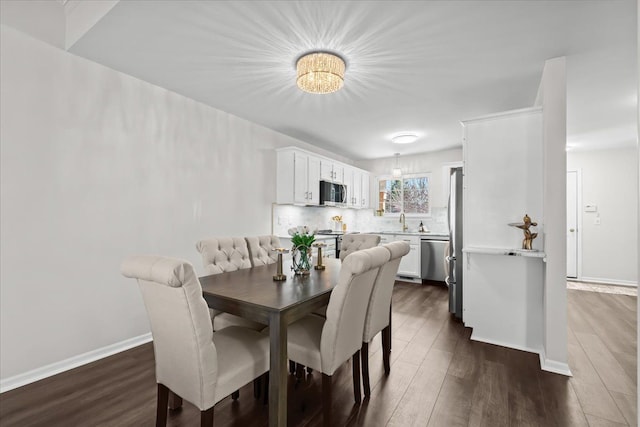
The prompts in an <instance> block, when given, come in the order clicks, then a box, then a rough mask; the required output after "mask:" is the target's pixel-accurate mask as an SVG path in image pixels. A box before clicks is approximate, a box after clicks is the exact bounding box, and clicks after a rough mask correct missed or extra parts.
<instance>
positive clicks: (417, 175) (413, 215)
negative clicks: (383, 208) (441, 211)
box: [376, 172, 433, 218]
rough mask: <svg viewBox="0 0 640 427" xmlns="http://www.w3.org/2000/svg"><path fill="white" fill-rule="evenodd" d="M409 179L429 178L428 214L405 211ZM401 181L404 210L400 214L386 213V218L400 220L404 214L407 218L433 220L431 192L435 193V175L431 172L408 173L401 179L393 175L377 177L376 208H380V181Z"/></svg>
mask: <svg viewBox="0 0 640 427" xmlns="http://www.w3.org/2000/svg"><path fill="white" fill-rule="evenodd" d="M407 178H427V181H428V182H429V212H428V213H407V212H405V211H404V180H405V179H407ZM383 180H384V181H401V182H402V184H401V185H402V209H401V211H400V212H399V213H390V212H384V214H383V215H384V216H386V217H391V218H400V215H401V214H402V213H404V215H405V217H411V218H431V216H432V212H433V208H432V206H431V201H432V197H431V194H432V193H431V192H432V191H433V173H431V172H421V173H408V174H406V175H402V176H401V177H399V178H395V177H394V176H393V175H378V177H377V180H376V182H377V184H378V187H377V190H376V194H377V195H378V197H377V200H376V206H378V207H379V206H380V181H383Z"/></svg>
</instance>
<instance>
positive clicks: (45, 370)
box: [0, 332, 153, 394]
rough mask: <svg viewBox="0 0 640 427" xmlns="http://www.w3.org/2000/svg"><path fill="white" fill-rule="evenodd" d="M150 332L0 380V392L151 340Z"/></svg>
mask: <svg viewBox="0 0 640 427" xmlns="http://www.w3.org/2000/svg"><path fill="white" fill-rule="evenodd" d="M152 340H153V338H152V337H151V332H149V333H146V334H144V335H140V336H137V337H133V338H129V339H126V340H124V341H120V342H117V343H115V344H111V345H108V346H106V347H102V348H98V349H96V350H92V351H89V352H86V353H83V354H79V355H77V356H73V357H70V358H68V359H65V360H61V361H59V362H55V363H52V364H50V365H46V366H43V367H41V368H36V369H33V370H31V371H28V372H25V373H23V374H18V375H15V376H13V377H9V378H4V379H2V380H0V394H1V393H4V392H6V391H9V390H13V389H15V388H18V387H22V386H24V385H27V384H31V383H33V382H36V381H40V380H42V379H45V378H48V377H51V376H53V375H56V374H59V373H61V372H65V371H69V370H71V369H73V368H77V367H79V366H82V365H86V364H88V363H91V362H95V361H96V360H100V359H103V358H105V357H108V356H111V355H113V354H116V353H120V352H122V351H125V350H129V349H130V348H133V347H137V346H139V345H142V344H145V343H148V342H150V341H152Z"/></svg>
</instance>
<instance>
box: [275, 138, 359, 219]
mask: <svg viewBox="0 0 640 427" xmlns="http://www.w3.org/2000/svg"><path fill="white" fill-rule="evenodd" d="M277 152H278V165H277V191H276V193H277V194H276V203H280V204H303V205H313V206H315V205H319V204H320V198H319V190H320V181H331V182H335V183H339V184H343V185H344V186H345V187H346V189H347V198H346V203H345V204H344V206H342V207H348V208H355V209H363V208H368V207H369V180H370V179H371V176H370V174H369V172H367V171H364V170H362V169H358V168H354V167H353V166H349V165H346V164H344V163H340V162H337V161H335V160H331V159H328V158H326V157H322V156H318V155H316V154H313V153H310V152H308V151H304V150H302V149H299V148H295V147H287V148H281V149H279V150H277Z"/></svg>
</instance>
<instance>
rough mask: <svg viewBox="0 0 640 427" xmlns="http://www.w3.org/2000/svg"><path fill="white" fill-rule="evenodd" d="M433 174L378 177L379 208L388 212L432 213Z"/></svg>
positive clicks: (422, 214)
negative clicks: (430, 196)
mask: <svg viewBox="0 0 640 427" xmlns="http://www.w3.org/2000/svg"><path fill="white" fill-rule="evenodd" d="M430 185H431V174H430V173H422V174H412V175H405V176H403V177H402V178H393V177H390V176H383V177H380V178H378V194H379V199H378V209H380V210H381V211H383V212H384V213H386V214H400V213H401V212H404V213H405V214H406V215H421V216H424V215H431V204H430V201H429V190H430Z"/></svg>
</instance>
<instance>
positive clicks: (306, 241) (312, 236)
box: [288, 225, 317, 248]
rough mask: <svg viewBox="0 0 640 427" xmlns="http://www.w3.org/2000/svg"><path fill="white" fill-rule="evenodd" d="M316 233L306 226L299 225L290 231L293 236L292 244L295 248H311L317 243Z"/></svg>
mask: <svg viewBox="0 0 640 427" xmlns="http://www.w3.org/2000/svg"><path fill="white" fill-rule="evenodd" d="M316 231H317V230H311V229H310V228H309V227H307V226H306V225H299V226H298V227H293V228H290V229H289V230H288V233H289V236H291V243H293V247H294V248H295V247H297V246H300V245H303V246H308V247H311V244H312V243H313V242H315V241H316Z"/></svg>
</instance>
